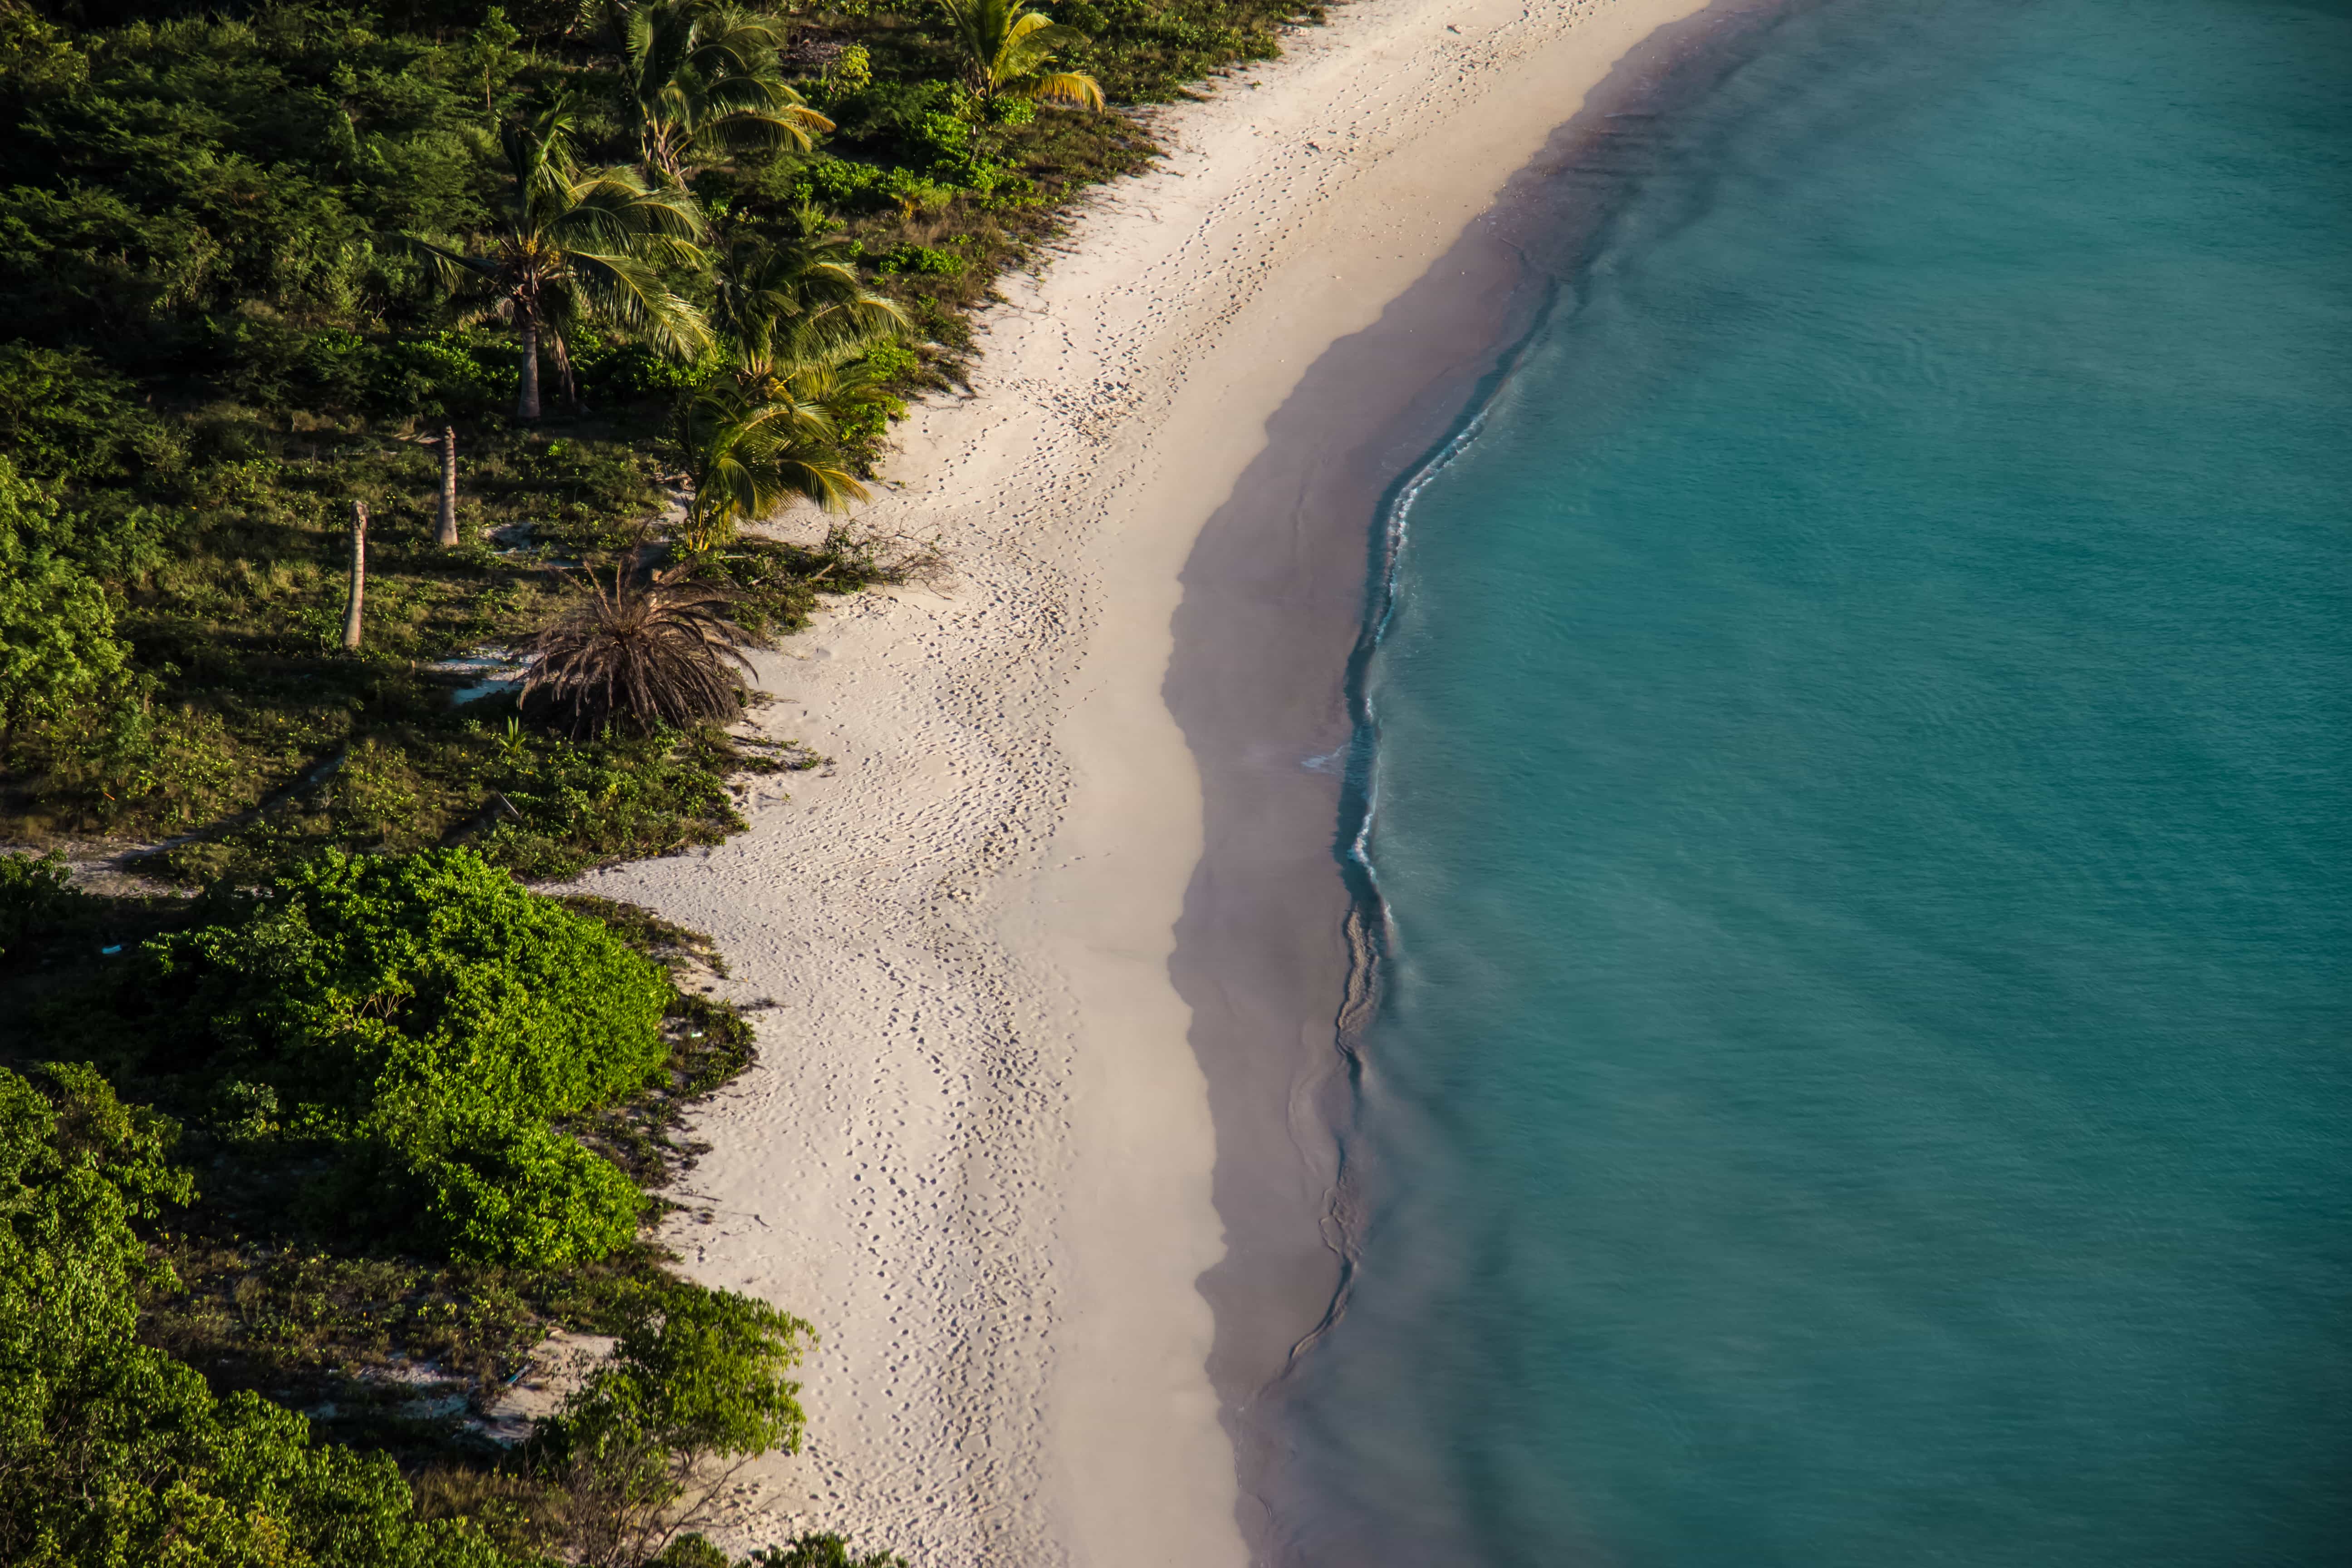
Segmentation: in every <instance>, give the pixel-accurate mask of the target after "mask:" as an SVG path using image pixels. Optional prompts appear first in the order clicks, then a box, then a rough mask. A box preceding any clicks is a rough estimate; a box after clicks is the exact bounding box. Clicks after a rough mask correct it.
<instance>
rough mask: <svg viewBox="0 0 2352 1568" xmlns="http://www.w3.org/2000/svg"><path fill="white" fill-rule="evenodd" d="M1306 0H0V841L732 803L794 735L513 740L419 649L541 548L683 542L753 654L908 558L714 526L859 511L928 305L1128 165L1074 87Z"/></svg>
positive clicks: (410, 823) (366, 840) (937, 365)
mask: <svg viewBox="0 0 2352 1568" xmlns="http://www.w3.org/2000/svg"><path fill="white" fill-rule="evenodd" d="M1314 14H1315V12H1314V9H1313V8H1312V7H1307V8H1304V9H1300V8H1295V7H1293V6H1290V5H1286V4H1283V3H1281V0H1108V3H1097V0H1062V3H1061V4H1060V5H1056V6H1054V7H1052V8H1051V12H1050V20H1048V14H1047V13H1046V12H1045V11H1043V10H1034V9H1028V8H1026V7H1024V6H1023V5H1018V4H1012V3H1009V0H955V4H953V5H949V4H948V3H947V0H908V3H907V4H906V5H905V6H904V7H903V8H901V9H898V10H892V9H889V8H887V7H884V6H880V5H872V4H869V3H868V0H836V3H835V4H831V5H814V4H791V5H785V6H783V7H782V8H772V7H770V6H761V5H754V6H751V7H740V6H730V5H719V4H715V3H714V4H700V3H698V0H634V3H630V4H620V5H597V4H592V5H587V6H584V7H583V6H579V5H573V4H571V3H569V0H566V3H564V4H561V5H557V4H552V3H546V0H516V3H515V4H512V5H507V6H504V7H499V6H490V5H480V4H478V3H477V0H400V3H399V4H396V5H395V4H391V3H390V0H385V3H384V4H383V5H366V4H359V5H332V4H303V3H298V0H259V3H256V0H213V3H204V0H0V39H4V40H5V47H0V121H5V125H6V133H5V135H0V290H4V291H5V294H6V296H7V298H8V299H9V300H10V303H11V306H12V310H11V312H10V319H9V323H8V325H7V326H6V327H5V328H0V332H5V333H6V334H8V335H9V336H10V337H11V338H13V339H14V341H13V342H0V459H5V463H6V465H7V467H6V468H0V839H5V840H11V841H16V842H31V843H35V844H38V843H42V842H44V841H50V840H57V839H78V838H88V837H92V836H103V837H111V838H116V839H131V840H141V839H144V840H150V841H153V840H168V841H169V845H168V847H166V848H164V849H163V850H162V851H161V852H160V853H159V854H158V856H157V857H156V858H155V860H154V862H153V864H152V867H151V869H152V870H153V871H154V872H157V873H159V874H161V875H163V876H165V877H168V878H172V879H178V880H181V881H184V882H187V883H191V884H193V883H197V882H202V881H204V880H206V879H211V878H214V877H218V876H223V875H230V876H235V877H237V878H240V879H244V880H246V881H247V882H255V881H258V880H261V879H266V878H267V877H268V876H269V875H271V874H273V873H274V872H275V870H276V869H277V868H280V867H282V866H284V865H285V864H287V863H289V860H291V859H294V858H300V857H301V856H303V855H306V854H308V853H310V852H311V851H312V850H315V849H317V848H320V847H330V846H333V847H345V848H349V849H355V850H374V851H387V852H401V851H406V850H409V849H414V848H421V847H430V846H436V845H449V844H458V843H463V844H467V845H468V846H470V847H474V848H475V849H477V850H478V851H479V852H480V853H481V854H483V855H484V856H485V857H487V858H490V859H491V860H493V861H494V862H496V863H498V864H500V865H504V866H507V867H509V868H513V869H516V870H518V871H520V872H523V873H525V874H529V875H544V874H558V873H562V872H566V871H571V870H574V869H577V868H582V867H584V866H589V865H593V864H596V863H598V862H600V861H604V860H609V859H612V858H619V857H623V856H629V855H642V854H657V853H662V852H665V851H668V850H673V849H677V848H681V847H688V846H691V845H696V844H708V843H711V842H715V841H716V840H717V839H719V838H720V837H724V836H725V835H726V834H727V833H729V832H730V831H732V830H733V829H734V827H735V826H736V818H735V816H734V813H733V810H732V806H731V804H730V791H729V783H728V781H729V780H730V778H732V777H734V776H736V775H738V774H740V773H747V772H756V771H760V770H761V769H773V768H776V767H786V766H790V765H793V763H794V762H795V761H796V760H798V759H799V757H800V753H798V752H794V751H793V750H791V749H789V748H786V749H783V750H781V751H780V750H777V749H773V748H767V747H761V746H758V745H754V744H750V743H748V742H743V741H742V740H741V739H740V737H737V736H735V735H734V734H733V733H732V732H731V731H730V730H729V728H728V727H727V725H726V724H725V723H724V722H722V721H723V720H725V719H726V718H727V717H729V715H728V714H726V713H719V714H717V715H714V716H698V717H697V718H695V719H694V720H692V721H688V722H685V723H678V724H672V725H670V726H668V727H656V726H648V725H640V726H637V727H636V728H635V729H634V730H628V729H621V730H614V731H593V730H591V731H578V730H577V727H576V726H575V725H574V724H572V723H571V722H570V721H569V715H559V716H558V721H557V723H556V724H555V725H554V726H553V727H552V728H548V727H542V726H541V725H540V724H537V723H533V722H523V723H520V724H519V725H516V724H510V723H509V721H510V720H514V719H516V718H517V717H518V714H517V710H516V709H515V707H514V705H513V704H514V696H513V693H512V691H511V689H494V690H492V691H490V692H489V693H488V695H485V696H481V697H479V698H478V700H472V701H468V702H465V703H462V704H460V703H456V702H453V700H452V698H453V695H455V693H456V689H458V688H460V687H464V686H466V685H467V670H466V669H465V668H460V667H457V666H451V665H448V664H447V661H450V660H452V659H462V658H465V657H467V656H469V655H472V654H475V653H477V652H478V651H481V650H490V651H496V650H511V649H513V648H515V647H518V646H519V645H520V644H521V643H522V642H523V641H524V640H525V639H526V638H527V637H530V636H531V635H533V634H535V633H537V632H539V631H541V630H543V629H545V628H546V627H548V626H550V625H551V624H552V623H553V622H555V621H557V620H559V619H560V618H562V616H563V615H564V614H565V612H566V611H567V609H568V608H569V607H570V606H571V605H573V604H574V603H575V601H577V600H578V599H579V598H580V597H581V596H582V587H581V576H580V574H573V575H572V576H571V577H569V578H567V577H564V576H562V575H551V574H550V573H549V572H548V571H547V570H546V568H547V567H549V566H550V565H565V564H571V563H589V564H594V563H606V564H607V565H610V564H613V563H619V562H621V561H623V560H625V559H636V560H638V561H639V562H640V563H642V565H643V566H644V568H645V569H646V570H653V569H656V568H657V567H662V566H664V565H665V563H667V564H669V565H679V566H683V567H685V568H686V570H687V574H688V575H689V576H691V577H692V578H693V579H694V580H696V581H698V582H701V583H705V584H710V585H711V586H713V587H714V588H716V589H718V590H719V591H721V592H723V593H724V594H726V595H730V597H731V599H732V601H733V602H732V605H731V608H730V611H729V616H730V619H731V620H732V621H733V622H734V623H735V624H737V625H740V626H741V627H742V628H743V629H744V631H745V633H746V634H747V636H749V637H751V638H752V639H754V640H759V639H765V638H769V637H775V636H777V635H779V634H782V633H784V632H788V631H790V630H792V629H793V628H794V627H796V626H800V625H802V624H803V623H804V622H805V620H806V617H807V616H808V615H809V614H810V612H811V611H812V609H813V608H814V605H815V604H816V601H817V598H818V595H820V594H824V593H842V592H854V591H856V589H858V588H860V587H862V586H864V585H866V584H872V583H875V582H877V581H886V580H889V579H891V578H893V577H895V576H898V575H899V574H903V573H904V572H905V571H906V570H908V565H909V560H910V556H912V555H916V554H919V551H910V550H909V549H908V548H906V547H902V546H900V545H898V544H897V543H895V542H890V541H884V540H874V539H869V538H865V537H862V536H860V535H859V534H857V533H856V531H853V530H850V529H847V528H837V529H835V530H833V531H831V532H830V533H829V535H828V537H827V539H826V541H825V542H824V543H822V544H819V545H815V546H810V547H798V546H788V545H784V544H782V543H778V542H774V541H772V540H767V539H762V538H758V537H752V536H747V535H746V534H745V532H744V529H745V526H746V524H747V523H748V522H750V521H751V520H753V519H755V518H759V517H761V516H765V515H767V514H769V513H770V512H772V510H773V509H775V508H777V507H779V506H785V505H790V504H793V503H795V502H801V501H805V502H813V503H814V504H816V505H818V506H820V507H825V508H831V509H839V508H842V507H844V506H846V505H849V504H851V503H853V502H854V501H855V500H856V499H858V498H859V497H861V496H862V495H863V494H864V493H865V483H866V481H867V480H869V479H871V477H872V474H873V470H874V466H875V463H876V462H877V458H878V457H879V454H880V451H881V447H882V443H883V441H884V439H885V438H886V436H887V427H888V424H889V421H890V419H891V418H892V417H894V416H895V415H896V414H898V412H900V411H901V410H903V408H904V406H905V403H904V400H905V398H906V397H908V395H911V394H914V393H916V392H919V391H920V390H922V389H925V388H929V387H939V386H945V385H950V384H954V383H956V382H957V381H958V380H959V379H960V378H961V375H962V374H963V372H962V366H963V356H964V355H965V353H967V352H968V348H969V344H970V342H971V337H970V331H969V328H968V326H967V325H966V322H965V320H964V312H965V310H967V309H968V308H969V307H971V306H972V305H975V304H977V303H980V302H981V301H982V300H985V299H986V298H988V296H989V295H990V293H991V290H992V288H993V282H994V279H995V278H996V277H997V276H998V275H999V273H1001V272H1002V271H1003V269H1004V268H1008V267H1013V266H1018V265H1022V264H1024V263H1025V262H1026V261H1028V260H1029V259H1030V258H1032V257H1034V255H1035V254H1036V250H1037V247H1038V246H1039V245H1040V243H1041V242H1042V241H1044V240H1045V239H1046V238H1047V237H1050V235H1051V234H1052V233H1053V231H1054V228H1055V225H1056V223H1057V222H1058V221H1059V219H1058V216H1057V215H1058V213H1059V212H1060V211H1061V210H1062V208H1063V207H1064V205H1065V204H1066V202H1067V201H1068V200H1069V199H1070V198H1071V197H1072V196H1073V195H1076V193H1077V192H1078V191H1080V190H1081V189H1082V188H1083V187H1085V186H1086V185H1087V184H1091V183H1093V182H1096V181H1099V180H1102V179H1105V178H1108V177H1110V176H1113V175H1116V174H1121V173H1123V172H1126V171H1128V170H1131V169H1134V168H1137V167H1139V166H1140V165H1141V164H1142V163H1144V162H1146V161H1147V160H1148V159H1149V158H1150V156H1151V155H1152V148H1151V146H1150V142H1148V141H1147V140H1146V139H1145V138H1144V137H1143V136H1142V135H1141V134H1140V133H1139V131H1138V128H1137V126H1136V124H1135V123H1134V121H1131V120H1129V119H1127V118H1125V117H1122V116H1121V115H1119V114H1118V113H1115V112H1097V110H1094V109H1093V108H1091V107H1089V106H1091V105H1093V104H1095V103H1097V101H1104V100H1107V101H1108V102H1110V103H1121V102H1154V101H1160V100H1167V99H1171V98H1173V97H1177V96H1180V95H1181V93H1182V92H1183V91H1184V90H1185V84H1186V83H1187V82H1189V81H1191V80H1193V79H1197V78H1199V77H1200V76H1202V75H1204V74H1207V73H1208V72H1211V71H1213V70H1216V69H1219V68H1223V66H1225V65H1228V64H1230V63H1232V62H1234V61H1237V60H1243V59H1251V58H1263V57H1265V56H1268V55H1271V54H1272V53H1273V52H1274V47H1275V33H1276V28H1277V26H1280V25H1281V24H1283V23H1284V22H1286V21H1287V20H1290V19H1294V17H1295V16H1312V15H1314ZM543 377H548V378H551V379H547V380H543ZM445 427H446V428H448V429H450V430H452V431H453V432H454V440H453V441H452V442H451V446H452V447H453V448H454V451H455V453H456V458H457V463H456V487H455V488H456V503H455V507H454V515H453V519H452V521H453V522H454V525H455V528H454V531H455V534H456V537H457V541H458V542H457V544H456V545H455V546H454V547H452V546H448V545H446V544H444V543H443V542H442V529H441V528H440V526H439V523H440V519H439V511H440V505H439V503H440V479H441V459H442V458H443V456H444V448H443V445H442V440H441V437H442V432H443V430H444V428H445ZM354 502H362V503H364V504H365V505H366V506H367V508H368V509H369V512H370V517H371V523H370V532H369V543H368V552H369V555H368V561H367V587H368V592H367V597H366V604H365V615H364V620H363V624H362V629H361V637H360V646H359V647H357V648H356V649H351V650H346V649H345V648H344V647H342V636H341V632H342V615H341V612H342V608H343V601H344V598H345V581H344V580H345V576H346V572H347V567H348V564H349V556H350V543H349V531H348V526H347V523H348V520H349V518H350V517H351V515H352V503H354ZM640 717H642V716H640Z"/></svg>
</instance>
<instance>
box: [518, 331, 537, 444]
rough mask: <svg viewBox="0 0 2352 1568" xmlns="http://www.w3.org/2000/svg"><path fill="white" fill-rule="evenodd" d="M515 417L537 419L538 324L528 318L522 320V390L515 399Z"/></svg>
mask: <svg viewBox="0 0 2352 1568" xmlns="http://www.w3.org/2000/svg"><path fill="white" fill-rule="evenodd" d="M515 417H516V418H517V419H524V420H535V419H537V418H538V417H539V322H538V321H536V320H535V319H533V318H532V317H530V316H525V317H524V318H523V319H522V390H521V392H520V393H519V394H518V395H516V397H515Z"/></svg>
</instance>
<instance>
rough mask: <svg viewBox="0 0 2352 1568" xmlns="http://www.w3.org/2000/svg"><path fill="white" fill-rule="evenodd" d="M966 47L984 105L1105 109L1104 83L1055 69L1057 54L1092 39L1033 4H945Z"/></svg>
mask: <svg viewBox="0 0 2352 1568" xmlns="http://www.w3.org/2000/svg"><path fill="white" fill-rule="evenodd" d="M940 6H941V8H943V9H944V10H945V11H946V12H947V14H948V20H949V21H950V23H951V24H953V26H954V27H955V32H956V40H957V42H958V43H959V44H961V46H962V49H963V56H964V75H965V77H966V78H967V79H969V80H970V81H971V90H972V94H973V96H974V97H976V98H978V99H979V100H981V101H982V103H994V102H995V101H996V100H998V99H1000V98H1025V99H1028V100H1032V101H1034V102H1040V103H1074V104H1076V105H1078V106H1079V107H1081V108H1085V109H1100V108H1101V107H1102V106H1103V90H1102V84H1101V83H1099V82H1097V81H1096V80H1095V79H1094V78H1092V77H1090V76H1088V75H1087V73H1086V72H1084V71H1066V70H1049V69H1047V67H1049V66H1051V65H1052V64H1053V63H1054V55H1055V52H1056V51H1057V50H1061V49H1066V48H1068V47H1070V46H1071V45H1073V44H1083V43H1085V42H1086V41H1087V36H1086V35H1085V34H1084V33H1081V32H1079V31H1078V30H1077V29H1076V27H1066V26H1062V25H1061V24H1060V23H1059V22H1056V21H1055V20H1054V19H1053V18H1052V17H1050V16H1046V15H1045V14H1044V13H1043V12H1040V11H1032V10H1030V9H1029V8H1028V4H1027V0H940Z"/></svg>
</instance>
